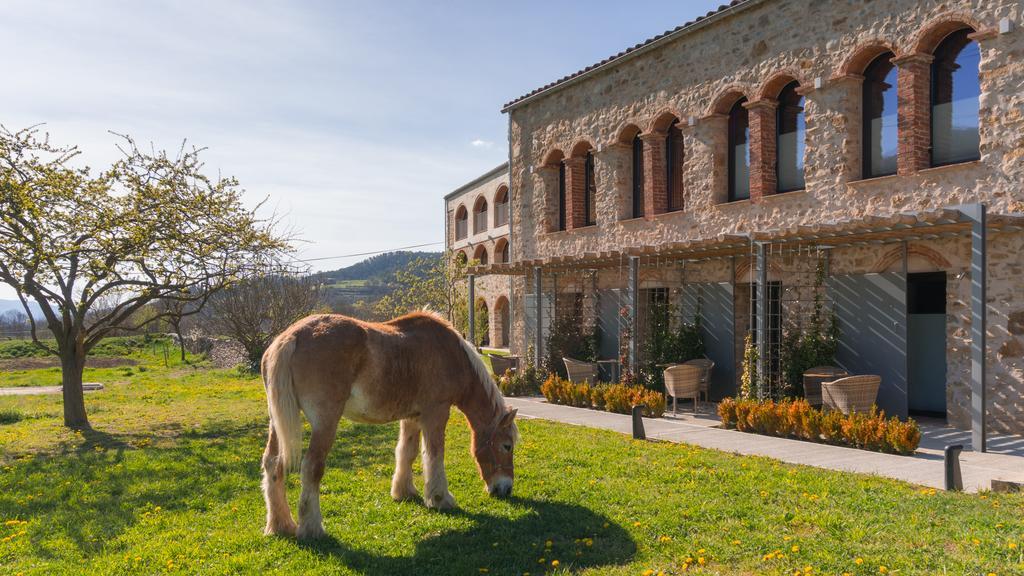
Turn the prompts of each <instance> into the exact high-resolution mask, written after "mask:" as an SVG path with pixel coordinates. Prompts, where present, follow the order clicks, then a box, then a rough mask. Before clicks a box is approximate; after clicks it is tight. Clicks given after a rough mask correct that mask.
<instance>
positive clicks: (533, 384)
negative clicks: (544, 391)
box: [497, 362, 541, 396]
mask: <svg viewBox="0 0 1024 576" xmlns="http://www.w3.org/2000/svg"><path fill="white" fill-rule="evenodd" d="M497 383H498V388H499V389H500V390H501V393H502V394H504V395H505V396H536V395H537V394H540V385H541V381H540V371H539V370H537V368H536V366H534V365H533V363H532V362H528V363H527V364H526V366H525V367H524V368H523V369H522V370H519V371H514V370H512V369H509V370H506V371H505V373H504V374H502V375H501V376H500V377H498V380H497Z"/></svg>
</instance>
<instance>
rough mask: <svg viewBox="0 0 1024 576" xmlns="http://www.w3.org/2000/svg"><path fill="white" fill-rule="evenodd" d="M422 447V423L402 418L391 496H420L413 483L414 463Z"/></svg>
mask: <svg viewBox="0 0 1024 576" xmlns="http://www.w3.org/2000/svg"><path fill="white" fill-rule="evenodd" d="M419 447H420V423H419V422H417V421H416V420H415V419H413V418H406V419H405V420H402V423H401V431H400V432H399V433H398V445H397V446H395V476H394V477H393V478H392V479H391V497H392V498H394V499H395V500H415V499H418V498H419V497H420V494H419V492H417V491H416V486H414V485H413V483H412V463H413V461H414V460H416V452H417V451H418V450H419Z"/></svg>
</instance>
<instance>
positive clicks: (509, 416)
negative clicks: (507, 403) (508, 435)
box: [498, 408, 519, 428]
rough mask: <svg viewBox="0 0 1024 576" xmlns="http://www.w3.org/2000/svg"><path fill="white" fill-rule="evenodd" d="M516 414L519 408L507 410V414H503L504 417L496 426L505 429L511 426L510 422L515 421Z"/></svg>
mask: <svg viewBox="0 0 1024 576" xmlns="http://www.w3.org/2000/svg"><path fill="white" fill-rule="evenodd" d="M518 412H519V408H513V409H511V410H509V411H508V412H505V415H504V416H502V417H501V422H499V423H498V426H500V427H502V428H506V427H508V426H511V425H512V421H513V420H515V418H516V414H517V413H518Z"/></svg>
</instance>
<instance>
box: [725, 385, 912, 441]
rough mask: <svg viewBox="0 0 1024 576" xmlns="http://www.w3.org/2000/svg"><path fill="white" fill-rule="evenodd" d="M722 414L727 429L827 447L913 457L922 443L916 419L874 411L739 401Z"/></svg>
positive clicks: (791, 402)
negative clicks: (826, 409)
mask: <svg viewBox="0 0 1024 576" xmlns="http://www.w3.org/2000/svg"><path fill="white" fill-rule="evenodd" d="M718 415H719V416H721V417H722V424H723V425H724V426H725V427H726V428H733V429H736V430H739V431H741V432H754V433H757V434H765V435H767V436H780V437H783V438H798V439H801V440H810V441H812V442H823V443H825V444H837V445H840V446H852V447H854V448H861V449H864V450H873V451H875V452H891V453H895V454H911V453H913V452H914V450H917V446H918V444H920V442H921V430H920V428H918V426H917V422H914V421H913V420H907V421H906V422H904V421H901V420H900V419H899V418H896V417H895V416H894V417H892V418H886V417H885V412H882V411H879V410H878V409H877V408H872V409H871V411H870V412H855V413H853V414H850V415H849V416H847V415H845V414H843V413H842V412H834V411H828V412H825V411H822V410H818V409H816V408H812V407H811V405H810V404H808V403H807V401H806V400H783V401H781V402H775V401H772V400H767V401H759V400H742V399H741V400H736V399H733V398H726V399H724V400H722V401H721V402H719V404H718Z"/></svg>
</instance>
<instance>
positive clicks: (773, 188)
mask: <svg viewBox="0 0 1024 576" xmlns="http://www.w3.org/2000/svg"><path fill="white" fill-rule="evenodd" d="M1022 12H1024V5H1022V4H1021V3H1020V2H1019V0H947V1H933V0H882V1H876V2H840V1H822V0H734V1H733V2H731V3H730V4H728V5H726V6H723V7H722V8H720V9H719V10H717V11H714V12H712V13H709V14H707V15H706V16H704V17H701V18H698V19H697V20H695V21H693V22H690V23H687V24H684V25H682V26H679V27H678V28H675V29H673V30H670V31H668V32H666V33H664V34H662V35H660V36H658V37H655V38H652V39H650V40H647V41H645V42H643V43H641V44H638V45H636V46H634V47H633V48H630V49H627V50H625V51H623V52H621V53H619V54H617V55H615V56H612V57H610V58H608V59H606V60H604V61H602V62H599V63H597V64H595V65H593V66H591V67H588V68H586V69H584V70H581V71H579V72H576V73H574V74H571V75H569V76H566V77H565V78H562V79H560V80H558V81H556V82H553V83H551V84H548V85H546V86H544V87H542V88H539V89H537V90H534V91H533V92H531V93H529V94H527V95H525V96H523V97H520V98H517V99H515V100H513V101H511V102H509V103H508V104H507V105H506V106H505V107H504V109H503V112H505V113H507V114H508V115H509V120H510V122H509V126H510V128H509V129H510V133H509V138H510V142H511V147H510V154H511V157H510V159H509V164H510V169H509V174H510V177H511V181H510V191H511V220H512V222H513V227H512V229H511V233H510V234H509V238H510V242H511V248H512V259H511V262H508V263H494V262H493V261H491V262H489V264H488V265H487V266H486V267H479V268H478V269H477V271H478V272H479V273H485V272H486V273H488V274H492V275H493V274H506V275H510V276H512V277H513V278H514V281H513V283H512V289H511V305H512V309H513V311H517V313H515V314H513V315H512V330H511V346H512V349H513V351H518V352H524V351H525V350H526V347H527V346H528V345H529V344H533V343H536V345H537V346H542V345H543V341H544V338H543V333H544V330H545V327H546V326H547V322H549V321H550V320H549V318H550V317H552V316H554V317H556V318H557V317H558V315H559V314H563V313H565V312H564V311H565V310H566V309H567V308H572V307H571V306H566V305H563V304H562V302H563V301H576V302H581V301H582V302H583V303H584V304H583V305H582V312H580V310H581V306H579V305H577V306H576V307H575V310H576V313H581V321H583V322H592V323H595V324H596V325H597V326H599V327H600V329H601V339H602V345H601V348H602V353H603V354H605V355H608V354H611V355H612V356H614V355H615V354H616V353H617V352H618V351H619V350H620V349H621V348H629V350H628V354H627V356H628V357H629V360H630V361H634V362H635V361H637V356H638V355H639V354H640V353H641V352H640V351H638V350H637V349H636V345H635V344H632V343H629V342H623V341H622V339H621V338H622V334H623V333H624V332H623V330H622V329H623V326H625V327H626V328H627V332H628V333H632V334H638V333H639V332H638V331H639V330H642V323H643V308H644V305H645V303H649V302H651V301H660V300H669V301H672V302H677V303H678V306H679V309H681V310H686V311H685V312H684V313H683V314H685V315H693V316H695V317H699V318H700V320H701V323H700V326H701V330H702V331H703V332H704V337H705V341H706V343H707V352H708V356H709V357H711V358H712V359H713V360H714V361H715V362H716V369H715V377H714V381H713V383H712V391H711V396H712V398H721V397H724V396H727V395H732V394H735V393H736V390H737V380H738V374H739V370H740V367H741V361H742V353H743V350H744V347H743V340H744V338H745V337H746V336H747V334H748V333H750V334H751V336H752V338H753V340H754V341H755V343H756V345H757V348H758V349H759V350H760V351H761V355H760V360H759V362H760V364H759V366H758V369H759V370H760V371H761V372H762V373H764V374H766V375H768V374H770V373H772V372H773V371H777V370H778V368H777V366H773V365H772V362H773V361H774V360H773V358H776V357H777V350H778V348H779V346H780V345H781V344H780V340H781V339H782V338H783V333H784V332H786V331H787V330H793V329H800V326H801V325H806V323H807V322H808V321H809V319H810V317H811V316H812V314H813V308H814V304H815V296H816V295H819V296H822V297H823V300H824V302H825V306H826V307H827V308H828V310H830V311H834V313H835V315H836V317H837V319H838V323H839V332H840V336H839V339H840V346H839V352H838V355H837V361H838V362H839V363H840V364H842V365H843V366H844V367H846V368H847V369H849V370H850V371H852V372H855V373H872V374H880V375H881V376H882V378H883V382H882V389H881V390H880V392H879V396H878V404H879V405H880V406H881V407H882V408H884V409H885V410H886V411H887V412H888V413H890V414H896V415H900V416H906V415H908V414H915V413H924V414H933V415H940V416H945V417H946V418H947V420H948V421H949V422H950V424H952V425H955V426H959V427H963V428H971V429H972V430H973V431H974V439H975V442H976V443H978V442H982V440H983V439H982V434H983V433H984V432H985V431H988V430H992V431H1002V432H1012V433H1017V434H1021V433H1024V281H1022V273H1024V255H1022V251H1024V233H1022V229H1024V228H1022V214H1024V162H1022V157H1024V93H1022V91H1021V90H1020V86H1021V85H1022V84H1024V36H1022V33H1021V31H1020V30H1019V27H1020V26H1021V25H1022V24H1024V21H1022V20H1024V14H1022ZM534 310H536V312H534ZM518 312H521V313H518ZM538 314H539V315H540V322H537V316H538ZM972 330H974V333H972ZM632 340H633V341H634V342H635V341H636V338H633V339H632ZM982 359H984V361H983V362H982V361H981V360H982ZM972 363H973V364H974V365H973V366H972ZM986 420H987V421H986Z"/></svg>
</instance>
